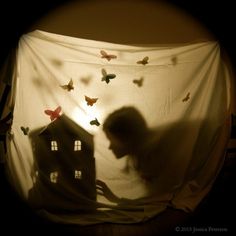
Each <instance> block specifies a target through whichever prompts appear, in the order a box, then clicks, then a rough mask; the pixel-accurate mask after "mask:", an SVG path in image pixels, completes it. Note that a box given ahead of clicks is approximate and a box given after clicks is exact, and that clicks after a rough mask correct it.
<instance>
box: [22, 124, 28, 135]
mask: <svg viewBox="0 0 236 236" xmlns="http://www.w3.org/2000/svg"><path fill="white" fill-rule="evenodd" d="M20 128H21V130H22V132H23V134H24V135H27V134H28V132H29V127H26V128H25V127H23V126H21V127H20Z"/></svg>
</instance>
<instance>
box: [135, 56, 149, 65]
mask: <svg viewBox="0 0 236 236" xmlns="http://www.w3.org/2000/svg"><path fill="white" fill-rule="evenodd" d="M148 60H149V57H144V58H143V60H141V61H137V64H142V65H144V66H145V65H146V64H148Z"/></svg>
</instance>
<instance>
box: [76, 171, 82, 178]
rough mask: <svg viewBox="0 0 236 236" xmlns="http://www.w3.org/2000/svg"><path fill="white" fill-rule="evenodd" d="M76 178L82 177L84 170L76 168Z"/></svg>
mask: <svg viewBox="0 0 236 236" xmlns="http://www.w3.org/2000/svg"><path fill="white" fill-rule="evenodd" d="M75 179H82V171H81V170H75Z"/></svg>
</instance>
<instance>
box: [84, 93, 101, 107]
mask: <svg viewBox="0 0 236 236" xmlns="http://www.w3.org/2000/svg"><path fill="white" fill-rule="evenodd" d="M84 97H85V101H86V102H87V105H88V106H92V105H93V104H94V103H95V102H96V101H97V100H98V98H90V97H88V96H86V95H85V96H84Z"/></svg>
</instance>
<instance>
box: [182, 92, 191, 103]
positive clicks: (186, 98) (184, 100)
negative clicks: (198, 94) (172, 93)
mask: <svg viewBox="0 0 236 236" xmlns="http://www.w3.org/2000/svg"><path fill="white" fill-rule="evenodd" d="M189 98H190V93H188V94H187V95H186V97H185V98H184V99H182V102H187V101H188V100H189Z"/></svg>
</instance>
